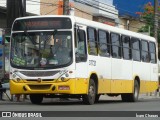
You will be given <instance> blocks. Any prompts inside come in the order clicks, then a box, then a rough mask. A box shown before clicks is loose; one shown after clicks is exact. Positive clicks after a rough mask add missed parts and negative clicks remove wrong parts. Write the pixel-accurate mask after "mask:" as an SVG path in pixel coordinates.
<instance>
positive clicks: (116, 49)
mask: <svg viewBox="0 0 160 120" xmlns="http://www.w3.org/2000/svg"><path fill="white" fill-rule="evenodd" d="M111 44H112V57H113V58H121V54H122V53H121V43H120V35H119V34H116V33H111Z"/></svg>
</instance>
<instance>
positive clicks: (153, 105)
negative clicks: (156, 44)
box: [0, 95, 160, 120]
mask: <svg viewBox="0 0 160 120" xmlns="http://www.w3.org/2000/svg"><path fill="white" fill-rule="evenodd" d="M0 111H20V112H21V111H37V112H38V111H86V112H87V114H89V112H88V111H160V97H157V96H146V95H141V96H140V99H139V101H138V102H136V103H124V102H122V101H121V98H120V97H106V96H101V98H100V102H99V103H97V104H94V105H83V104H82V102H81V101H80V100H77V99H70V100H59V99H53V98H52V99H50V98H48V99H44V101H43V103H42V104H41V105H33V104H31V102H30V100H25V101H21V102H16V101H13V102H11V101H9V100H8V99H7V98H6V97H5V101H0ZM126 114H127V113H126ZM63 115H64V113H63V112H62V116H63ZM82 116H83V115H82ZM159 117H160V116H159ZM3 119H5V118H3ZM13 119H15V120H16V119H17V118H12V119H11V120H13ZM26 119H27V118H26ZM34 119H35V118H34ZM38 119H42V118H38ZM43 119H44V118H43ZM45 119H46V120H49V119H52V118H49V117H48V118H45ZM63 119H64V120H75V119H76V120H77V119H78V120H85V119H87V120H97V119H98V120H108V118H107V119H106V118H105V117H100V118H99V117H94V118H91V117H87V118H82V117H78V118H74V117H71V118H70V117H67V118H66V117H62V118H61V117H57V118H56V117H54V119H53V120H63ZM115 119H118V120H124V119H126V120H128V118H126V117H125V118H113V117H111V118H109V120H115ZM135 119H136V120H137V119H138V118H130V120H135ZM141 119H142V120H143V119H144V120H159V118H141ZM141 119H140V120H141ZM5 120H6V119H5ZM7 120H8V119H7ZM138 120H139V119H138Z"/></svg>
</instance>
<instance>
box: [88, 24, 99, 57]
mask: <svg viewBox="0 0 160 120" xmlns="http://www.w3.org/2000/svg"><path fill="white" fill-rule="evenodd" d="M87 33H88V34H87V35H88V53H89V54H90V55H98V50H97V38H96V29H94V28H90V27H88V29H87Z"/></svg>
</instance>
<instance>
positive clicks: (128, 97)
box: [121, 80, 140, 102]
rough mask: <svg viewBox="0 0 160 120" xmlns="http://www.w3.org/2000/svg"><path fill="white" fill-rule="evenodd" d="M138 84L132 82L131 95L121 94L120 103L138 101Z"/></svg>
mask: <svg viewBox="0 0 160 120" xmlns="http://www.w3.org/2000/svg"><path fill="white" fill-rule="evenodd" d="M139 88H140V86H139V83H138V81H137V80H135V81H134V92H133V93H127V94H121V97H122V101H124V102H136V101H138V96H139Z"/></svg>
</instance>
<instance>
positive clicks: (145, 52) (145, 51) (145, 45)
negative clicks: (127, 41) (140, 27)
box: [141, 40, 150, 62]
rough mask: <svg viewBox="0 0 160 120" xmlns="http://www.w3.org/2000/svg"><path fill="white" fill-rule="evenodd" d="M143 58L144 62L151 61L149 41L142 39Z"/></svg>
mask: <svg viewBox="0 0 160 120" xmlns="http://www.w3.org/2000/svg"><path fill="white" fill-rule="evenodd" d="M141 58H142V61H143V62H149V61H150V58H149V50H148V42H147V41H144V40H142V41H141Z"/></svg>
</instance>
